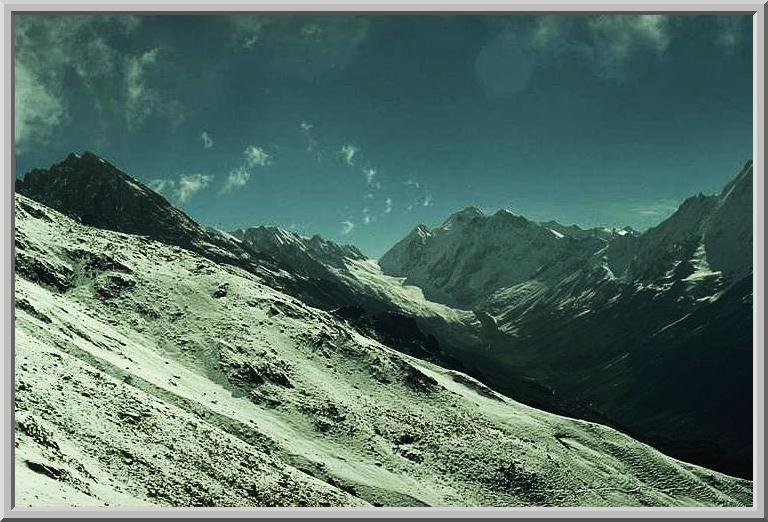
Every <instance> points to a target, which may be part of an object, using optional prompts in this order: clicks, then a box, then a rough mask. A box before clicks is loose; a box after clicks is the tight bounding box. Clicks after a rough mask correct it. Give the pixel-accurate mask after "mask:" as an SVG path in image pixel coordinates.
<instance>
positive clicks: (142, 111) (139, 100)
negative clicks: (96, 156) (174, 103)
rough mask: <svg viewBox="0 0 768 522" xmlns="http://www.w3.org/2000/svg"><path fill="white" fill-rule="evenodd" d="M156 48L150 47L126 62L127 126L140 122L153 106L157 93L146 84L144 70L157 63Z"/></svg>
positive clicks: (156, 100) (155, 102)
mask: <svg viewBox="0 0 768 522" xmlns="http://www.w3.org/2000/svg"><path fill="white" fill-rule="evenodd" d="M157 53H158V49H157V48H155V49H151V50H149V51H147V52H145V53H143V54H141V55H138V56H132V57H130V58H128V60H127V62H126V72H125V91H126V104H125V111H126V113H125V116H126V121H127V122H128V126H129V127H132V126H135V125H137V124H140V123H142V122H143V121H144V119H146V117H147V116H149V114H150V113H151V112H152V110H153V109H154V108H155V105H156V104H157V102H158V95H157V93H156V92H155V91H154V90H153V89H152V88H150V87H149V86H148V85H147V82H146V78H145V75H146V72H147V70H148V69H149V68H151V67H153V66H155V65H156V64H157Z"/></svg>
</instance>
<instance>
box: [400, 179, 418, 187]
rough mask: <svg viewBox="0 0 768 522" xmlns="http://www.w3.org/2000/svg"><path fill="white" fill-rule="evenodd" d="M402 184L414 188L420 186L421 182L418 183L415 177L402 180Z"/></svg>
mask: <svg viewBox="0 0 768 522" xmlns="http://www.w3.org/2000/svg"><path fill="white" fill-rule="evenodd" d="M403 185H405V186H406V187H408V188H414V189H417V188H421V183H419V182H418V181H416V180H415V179H407V180H405V181H403Z"/></svg>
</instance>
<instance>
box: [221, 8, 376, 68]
mask: <svg viewBox="0 0 768 522" xmlns="http://www.w3.org/2000/svg"><path fill="white" fill-rule="evenodd" d="M225 20H229V21H230V23H231V24H232V37H233V44H234V47H235V48H236V49H239V50H240V51H242V52H243V53H244V54H246V56H247V54H248V53H250V52H251V50H256V49H258V48H259V46H260V45H262V44H263V45H264V46H270V47H269V48H270V50H271V52H269V53H256V52H254V53H253V55H254V59H258V60H260V61H266V65H267V66H268V67H270V68H271V69H274V70H276V71H277V72H278V73H279V74H280V75H281V76H298V77H301V78H313V77H317V76H318V75H321V74H324V73H326V72H327V71H331V70H336V71H338V70H342V69H344V68H345V67H346V66H347V65H348V64H349V63H350V62H351V60H352V59H353V58H354V56H355V55H356V54H357V51H358V49H359V48H360V46H361V45H362V44H363V43H364V42H365V41H366V40H367V38H368V32H369V27H370V24H371V20H370V17H368V16H350V15H344V16H333V15H321V16H312V15H307V16H269V15H266V16H265V15H262V14H259V15H243V14H238V15H234V16H230V17H227V18H225Z"/></svg>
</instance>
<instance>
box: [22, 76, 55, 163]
mask: <svg viewBox="0 0 768 522" xmlns="http://www.w3.org/2000/svg"><path fill="white" fill-rule="evenodd" d="M15 106H16V111H15V112H16V113H15V115H14V116H15V118H14V119H15V122H14V123H15V126H14V134H15V138H16V146H17V147H18V148H19V149H20V150H22V151H23V150H25V149H26V147H27V144H28V143H29V142H30V141H38V142H44V141H45V140H47V138H48V137H49V135H50V134H51V132H52V131H53V129H55V128H56V127H57V126H58V125H59V123H60V122H61V120H62V119H63V117H64V115H65V112H64V107H63V104H62V100H61V99H60V98H58V97H57V96H56V95H54V94H53V93H52V92H51V91H50V90H48V88H46V86H45V85H44V84H43V83H42V82H40V81H39V79H37V78H36V77H35V75H34V73H33V72H31V71H30V70H29V69H28V68H27V67H26V66H25V65H24V64H23V63H17V64H16V86H15Z"/></svg>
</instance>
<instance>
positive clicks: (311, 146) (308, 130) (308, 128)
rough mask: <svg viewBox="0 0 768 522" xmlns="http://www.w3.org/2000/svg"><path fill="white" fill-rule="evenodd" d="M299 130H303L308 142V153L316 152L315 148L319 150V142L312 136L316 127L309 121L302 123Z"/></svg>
mask: <svg viewBox="0 0 768 522" xmlns="http://www.w3.org/2000/svg"><path fill="white" fill-rule="evenodd" d="M299 128H300V129H301V133H302V134H303V135H304V139H305V140H306V149H307V152H312V151H313V150H315V148H317V140H316V139H315V137H314V135H313V134H312V129H313V128H314V125H312V124H311V123H309V122H307V121H302V122H301V123H300V124H299Z"/></svg>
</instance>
